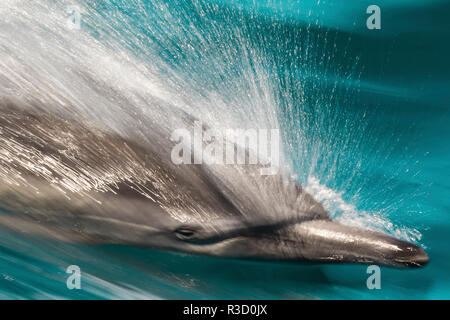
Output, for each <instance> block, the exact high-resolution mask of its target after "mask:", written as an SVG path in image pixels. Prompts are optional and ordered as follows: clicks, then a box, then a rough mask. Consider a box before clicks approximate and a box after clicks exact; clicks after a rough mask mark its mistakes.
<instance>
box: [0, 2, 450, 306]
mask: <svg viewBox="0 0 450 320" xmlns="http://www.w3.org/2000/svg"><path fill="white" fill-rule="evenodd" d="M371 4H374V3H372V1H366V0H359V1H330V0H328V1H324V0H316V1H311V0H298V1H295V0H278V1H276V0H275V1H265V0H262V1H256V0H254V1H247V0H216V1H212V0H211V1H210V0H197V1H195V0H192V1H183V0H167V1H162V0H145V1H144V0H104V1H100V0H67V1H49V0H42V1H28V0H27V1H20V0H2V5H1V6H0V96H2V97H3V96H15V97H18V98H21V99H26V97H27V96H28V95H30V96H31V95H32V96H34V97H36V96H39V97H45V99H54V100H55V101H56V100H57V101H66V100H67V101H71V102H76V103H77V104H78V105H80V108H81V106H83V108H96V107H98V108H99V109H98V110H103V111H101V112H100V111H98V114H95V116H97V117H100V118H101V117H104V121H105V122H107V123H108V124H109V125H115V126H117V127H119V126H122V125H123V126H125V125H126V124H123V123H121V119H120V117H118V116H117V113H116V111H117V110H119V107H117V106H116V105H117V104H118V101H120V98H121V97H126V98H127V99H128V100H127V101H131V102H132V103H130V104H129V105H127V106H126V108H128V109H127V110H131V111H130V112H132V110H133V108H135V109H136V110H138V109H145V108H147V107H146V103H145V102H146V101H148V100H149V99H151V100H152V101H158V103H160V104H173V105H177V106H182V107H183V108H184V110H186V111H187V112H189V113H192V114H194V115H196V116H199V117H201V118H202V119H203V120H204V121H206V122H207V123H208V124H209V125H210V126H212V127H231V128H244V127H253V128H255V127H256V128H259V127H261V128H263V127H264V128H266V127H274V128H280V129H281V133H282V134H281V135H282V138H283V146H284V149H283V150H284V156H285V158H286V159H287V160H288V161H287V162H288V163H289V165H290V167H291V168H292V170H293V171H294V172H295V174H296V176H297V179H298V181H299V182H301V183H302V184H303V185H304V186H305V188H306V189H307V190H308V191H309V192H310V193H311V194H312V195H313V196H314V197H315V198H316V199H317V200H318V201H320V202H321V203H323V205H324V206H325V207H326V208H327V210H328V211H329V213H330V216H332V217H333V218H334V219H337V220H339V221H342V222H343V223H348V224H355V225H361V226H365V227H368V228H373V229H375V230H382V231H384V232H387V233H389V234H391V235H393V236H395V237H397V238H400V239H403V240H407V241H410V242H413V243H416V244H418V245H420V246H421V247H423V248H424V249H425V250H426V251H427V253H428V255H429V257H430V262H429V264H428V265H426V266H425V267H424V268H420V269H414V270H406V269H404V270H401V269H393V268H387V267H382V268H381V289H380V290H369V289H368V288H367V286H366V280H367V278H368V276H369V274H367V272H366V270H367V266H362V265H306V264H290V263H277V262H264V263H263V262H253V261H239V260H231V259H220V258H210V257H202V256H193V255H188V254H180V253H170V252H162V251H155V250H149V249H144V248H136V247H130V246H121V245H76V244H70V243H63V242H55V241H50V240H46V239H42V238H37V237H33V236H32V235H27V234H24V233H20V232H17V231H12V230H8V229H6V228H4V227H0V299H183V298H190V299H232V298H233V299H448V298H450V250H449V247H448V244H449V240H450V58H449V57H450V19H449V18H448V12H450V2H449V1H448V0H428V1H417V0H379V1H376V4H377V5H378V6H379V7H380V9H381V30H369V29H368V28H367V27H366V20H367V18H368V17H369V14H367V13H366V9H367V7H368V6H369V5H371ZM65 99H66V100H65ZM102 107H104V108H105V109H101V108H102ZM108 108H110V109H108ZM120 108H124V106H121V107H120ZM104 110H110V112H108V111H106V112H105V111H104ZM150 112H151V110H150ZM93 114H94V113H93ZM93 116H94V115H93ZM127 125H128V124H127ZM0 129H1V128H0ZM1 201H2V199H1V198H0V204H1ZM0 207H1V205H0ZM70 265H78V266H79V267H80V269H81V275H82V278H81V283H82V289H81V290H69V289H68V288H67V286H66V280H67V277H68V276H69V275H68V274H67V273H66V268H67V267H68V266H70Z"/></svg>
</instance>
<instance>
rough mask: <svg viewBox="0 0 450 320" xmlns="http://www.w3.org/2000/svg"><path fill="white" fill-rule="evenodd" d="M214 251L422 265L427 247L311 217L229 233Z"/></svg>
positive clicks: (259, 256)
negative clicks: (250, 231)
mask: <svg viewBox="0 0 450 320" xmlns="http://www.w3.org/2000/svg"><path fill="white" fill-rule="evenodd" d="M213 255H219V256H229V257H236V258H250V259H264V260H267V259H268V260H284V261H298V262H301V261H311V262H321V263H362V264H377V265H385V266H391V267H399V268H400V267H408V268H417V267H422V266H423V265H425V264H426V263H427V262H428V255H427V254H426V253H425V251H424V250H423V249H422V248H420V247H418V246H416V245H414V244H411V243H408V242H406V241H402V240H398V239H395V238H393V237H391V236H389V235H386V234H384V233H381V232H377V231H371V230H367V229H363V228H358V227H351V226H347V225H343V224H341V223H338V222H335V221H332V220H325V219H323V220H310V221H304V222H295V223H289V224H285V225H282V226H277V227H274V228H270V227H266V228H264V229H262V228H259V229H258V231H254V232H252V233H251V234H247V235H241V236H238V237H230V238H229V239H228V240H226V241H223V242H222V243H221V245H220V246H218V247H216V248H215V250H214V253H213Z"/></svg>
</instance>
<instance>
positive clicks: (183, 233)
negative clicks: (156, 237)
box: [175, 227, 195, 240]
mask: <svg viewBox="0 0 450 320" xmlns="http://www.w3.org/2000/svg"><path fill="white" fill-rule="evenodd" d="M175 235H176V236H177V237H178V239H181V240H187V239H191V238H192V237H194V235H195V230H194V229H192V228H188V227H181V228H178V229H177V230H175Z"/></svg>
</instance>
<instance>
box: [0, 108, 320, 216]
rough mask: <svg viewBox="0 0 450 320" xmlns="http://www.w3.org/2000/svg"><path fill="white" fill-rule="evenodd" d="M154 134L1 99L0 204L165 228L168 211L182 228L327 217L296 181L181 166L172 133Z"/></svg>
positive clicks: (249, 170)
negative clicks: (104, 126)
mask: <svg viewBox="0 0 450 320" xmlns="http://www.w3.org/2000/svg"><path fill="white" fill-rule="evenodd" d="M153 137H154V138H155V139H156V138H157V139H158V141H154V143H152V139H151V137H150V139H149V138H148V137H147V139H141V138H140V137H138V136H136V137H134V138H133V139H126V138H123V137H122V136H120V135H118V134H115V133H112V132H106V131H105V130H101V129H98V126H96V125H95V124H93V123H90V122H89V120H88V119H80V118H73V119H71V118H70V117H61V116H57V115H54V114H50V113H47V112H45V111H42V108H41V110H40V111H39V112H36V111H29V110H28V109H27V108H23V107H21V106H18V105H17V104H15V103H13V102H11V101H2V102H1V103H0V179H1V180H2V183H1V187H0V206H1V207H3V211H9V212H15V214H19V213H20V214H25V215H29V216H32V217H46V218H45V219H53V217H55V215H56V216H58V218H55V219H60V217H63V216H64V217H74V220H76V218H81V217H82V216H84V217H101V218H110V219H118V220H122V221H126V222H129V223H136V224H146V225H152V224H155V225H157V224H159V223H167V221H166V219H161V217H162V216H163V215H169V216H170V217H171V218H172V219H174V220H176V221H179V222H181V223H184V222H189V221H196V222H202V221H204V222H208V221H212V220H216V219H217V220H220V219H224V218H233V219H242V220H245V221H248V222H249V223H252V222H254V223H258V224H259V223H261V221H267V223H270V222H272V221H274V220H275V221H276V220H278V219H292V218H294V219H295V218H296V216H300V217H301V218H302V219H315V218H327V214H326V212H325V210H324V209H323V207H322V206H321V205H320V204H318V203H317V202H316V201H314V199H312V197H311V196H310V195H308V194H307V193H305V192H304V191H303V190H302V188H301V186H300V185H299V184H297V183H295V182H293V181H292V180H289V179H286V178H284V177H282V176H281V175H274V176H261V175H260V174H259V170H258V168H253V167H251V166H206V165H202V166H200V165H175V164H173V163H172V162H171V161H170V140H169V135H168V133H167V134H166V136H164V134H162V136H159V137H156V136H153ZM161 139H167V143H165V142H163V143H161V141H160V140H161ZM164 145H166V148H165V149H164V147H161V146H164ZM49 217H50V218H49Z"/></svg>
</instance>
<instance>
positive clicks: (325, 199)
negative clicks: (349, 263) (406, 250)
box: [305, 176, 422, 243]
mask: <svg viewBox="0 0 450 320" xmlns="http://www.w3.org/2000/svg"><path fill="white" fill-rule="evenodd" d="M305 190H306V191H307V192H309V193H310V194H311V195H312V196H313V197H314V198H315V199H316V200H317V201H319V202H320V203H322V205H323V206H324V207H325V209H326V210H327V211H328V213H329V215H330V217H331V218H332V219H335V220H336V221H339V222H341V223H343V224H346V225H350V226H355V227H365V228H369V229H372V230H377V231H382V232H387V233H389V234H390V235H392V236H394V237H396V238H398V239H401V240H405V241H409V242H415V243H417V242H418V241H419V240H420V239H421V238H422V234H421V233H420V232H419V231H418V230H416V229H413V228H408V227H404V226H397V225H395V224H393V223H392V222H391V221H390V220H389V219H388V218H387V217H386V216H384V215H383V214H382V213H380V212H376V211H364V210H358V209H357V208H356V206H355V205H353V204H351V203H348V202H346V201H345V200H344V199H343V197H342V194H343V193H342V192H337V191H335V190H333V189H330V188H328V187H327V186H325V185H323V184H321V183H320V181H319V179H317V178H316V177H314V176H309V177H308V183H307V184H306V186H305Z"/></svg>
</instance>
